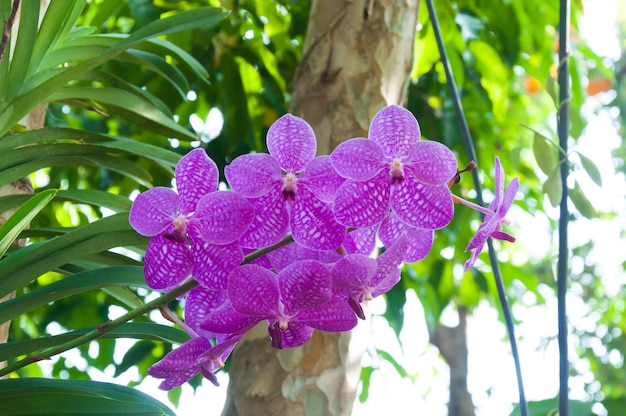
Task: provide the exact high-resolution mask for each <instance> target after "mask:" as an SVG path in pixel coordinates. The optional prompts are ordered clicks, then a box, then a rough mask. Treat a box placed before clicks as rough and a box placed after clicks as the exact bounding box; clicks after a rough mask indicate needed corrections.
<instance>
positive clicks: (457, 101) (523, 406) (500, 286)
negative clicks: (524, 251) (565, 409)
mask: <svg viewBox="0 0 626 416" xmlns="http://www.w3.org/2000/svg"><path fill="white" fill-rule="evenodd" d="M426 5H427V6H428V13H429V15H430V20H431V23H432V25H433V31H434V34H435V38H436V40H437V46H438V48H439V54H440V56H441V63H442V64H443V68H444V70H445V73H446V81H447V84H448V89H449V90H450V95H451V98H452V103H453V105H454V110H455V112H456V115H457V120H458V122H459V126H460V129H461V134H462V137H463V142H464V144H465V150H466V152H467V154H468V156H469V158H470V160H478V158H477V157H476V150H475V149H474V143H473V141H472V137H471V134H470V131H469V126H468V124H467V120H466V119H465V113H464V112H463V106H462V104H461V98H460V95H459V91H458V89H457V87H456V83H455V81H454V75H453V73H452V67H451V65H450V61H449V60H448V56H447V53H446V48H445V45H444V42H443V36H442V35H441V28H440V27H439V21H438V20H437V13H436V11H435V6H434V4H433V0H426ZM472 178H473V180H474V187H475V189H476V194H477V197H476V199H477V200H478V204H479V205H483V206H484V205H485V203H484V200H483V196H482V186H481V184H480V180H479V178H478V172H477V171H476V170H472ZM487 247H488V248H489V260H490V261H491V267H492V269H493V276H494V279H495V282H496V288H497V291H498V296H499V298H500V304H501V306H502V312H503V315H504V320H505V323H506V328H507V331H508V333H509V341H510V343H511V353H512V354H513V361H514V363H515V371H516V374H517V386H518V390H519V406H520V414H521V416H528V405H527V403H526V395H525V393H524V383H523V378H522V367H521V364H520V358H519V352H518V350H517V341H516V339H515V326H514V325H513V318H512V316H511V312H510V309H509V302H508V300H507V297H506V291H505V290H504V283H503V281H502V276H501V274H500V268H499V266H498V258H497V255H496V251H495V249H494V247H493V242H492V240H491V238H489V239H488V240H487Z"/></svg>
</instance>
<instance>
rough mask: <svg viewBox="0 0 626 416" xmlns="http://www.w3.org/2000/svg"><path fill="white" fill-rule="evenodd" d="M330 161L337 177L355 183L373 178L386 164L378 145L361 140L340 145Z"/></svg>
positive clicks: (356, 139) (357, 139) (353, 140)
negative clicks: (339, 176)
mask: <svg viewBox="0 0 626 416" xmlns="http://www.w3.org/2000/svg"><path fill="white" fill-rule="evenodd" d="M330 160H331V162H332V164H333V167H334V168H335V169H336V170H337V173H338V174H339V175H341V176H343V177H344V178H347V179H352V180H353V181H357V182H360V181H366V180H369V179H371V178H373V177H374V176H375V175H376V174H377V173H378V172H379V171H380V170H381V169H382V168H384V167H385V164H386V158H385V155H384V154H383V150H382V149H381V148H380V146H379V145H378V143H376V142H374V141H373V140H368V139H363V138H355V139H350V140H347V141H345V142H343V143H341V144H340V145H339V146H337V148H336V149H335V150H333V152H332V153H331V155H330Z"/></svg>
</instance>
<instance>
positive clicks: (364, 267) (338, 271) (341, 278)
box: [331, 254, 377, 293]
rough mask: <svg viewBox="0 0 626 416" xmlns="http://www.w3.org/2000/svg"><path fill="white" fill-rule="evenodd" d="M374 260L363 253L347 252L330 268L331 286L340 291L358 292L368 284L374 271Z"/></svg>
mask: <svg viewBox="0 0 626 416" xmlns="http://www.w3.org/2000/svg"><path fill="white" fill-rule="evenodd" d="M376 267H377V265H376V260H374V259H372V258H370V257H367V256H365V255H363V254H349V255H347V256H345V257H343V258H342V259H340V260H339V261H337V263H335V265H334V266H333V268H332V269H331V276H332V280H333V286H334V287H335V289H338V290H340V291H341V292H347V293H351V292H353V291H355V292H359V291H360V290H361V289H365V288H367V287H368V286H369V284H370V278H371V277H372V276H373V275H374V272H375V271H376Z"/></svg>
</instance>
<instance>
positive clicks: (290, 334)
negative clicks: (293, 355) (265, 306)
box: [270, 321, 313, 348]
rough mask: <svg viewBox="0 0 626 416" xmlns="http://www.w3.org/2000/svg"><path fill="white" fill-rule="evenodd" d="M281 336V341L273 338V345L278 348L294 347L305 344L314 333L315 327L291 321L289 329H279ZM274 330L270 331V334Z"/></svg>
mask: <svg viewBox="0 0 626 416" xmlns="http://www.w3.org/2000/svg"><path fill="white" fill-rule="evenodd" d="M277 330H278V332H277V334H279V336H280V343H277V340H274V339H273V340H272V345H275V346H276V347H277V348H294V347H299V346H300V345H304V344H306V343H307V341H308V340H310V339H311V336H312V335H313V328H311V327H310V326H308V325H304V324H301V323H299V322H294V321H291V322H289V326H288V327H287V329H277ZM271 335H272V332H270V336H271Z"/></svg>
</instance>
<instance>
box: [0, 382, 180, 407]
mask: <svg viewBox="0 0 626 416" xmlns="http://www.w3.org/2000/svg"><path fill="white" fill-rule="evenodd" d="M0 400H1V401H2V414H3V415H6V416H14V415H42V416H43V415H55V414H58V415H61V414H63V415H103V416H104V415H115V414H128V415H141V416H149V415H150V416H152V415H154V416H157V415H158V416H163V415H171V416H175V415H176V414H175V413H174V412H173V411H172V410H171V409H170V408H168V407H167V406H166V405H164V404H163V403H161V402H159V401H157V400H156V399H153V398H152V397H150V396H149V395H147V394H145V393H143V392H141V391H139V390H136V389H133V388H130V387H126V386H119V385H116V384H111V383H102V382H96V381H91V380H53V379H43V378H17V379H8V380H0Z"/></svg>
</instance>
